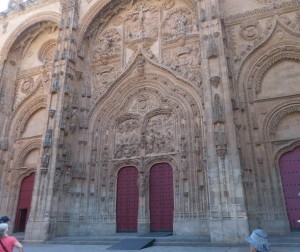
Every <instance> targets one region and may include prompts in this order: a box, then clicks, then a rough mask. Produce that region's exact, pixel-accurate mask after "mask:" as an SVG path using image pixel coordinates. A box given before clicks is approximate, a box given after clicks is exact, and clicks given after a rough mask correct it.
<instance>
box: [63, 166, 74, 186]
mask: <svg viewBox="0 0 300 252" xmlns="http://www.w3.org/2000/svg"><path fill="white" fill-rule="evenodd" d="M71 181H72V175H71V172H70V170H67V171H66V172H65V174H64V179H63V184H64V186H67V185H69V184H70V183H71Z"/></svg>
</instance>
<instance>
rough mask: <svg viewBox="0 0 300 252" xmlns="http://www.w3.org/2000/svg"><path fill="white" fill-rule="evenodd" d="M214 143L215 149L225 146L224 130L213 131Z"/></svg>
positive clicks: (224, 147)
mask: <svg viewBox="0 0 300 252" xmlns="http://www.w3.org/2000/svg"><path fill="white" fill-rule="evenodd" d="M215 142H216V143H215V145H216V148H217V149H226V148H227V136H226V133H225V132H224V131H219V132H215Z"/></svg>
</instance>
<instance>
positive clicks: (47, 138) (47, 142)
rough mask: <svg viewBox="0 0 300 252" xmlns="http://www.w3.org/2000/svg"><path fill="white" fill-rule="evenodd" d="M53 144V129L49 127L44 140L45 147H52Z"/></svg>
mask: <svg viewBox="0 0 300 252" xmlns="http://www.w3.org/2000/svg"><path fill="white" fill-rule="evenodd" d="M51 144H52V129H47V131H46V135H45V141H44V147H50V146H51Z"/></svg>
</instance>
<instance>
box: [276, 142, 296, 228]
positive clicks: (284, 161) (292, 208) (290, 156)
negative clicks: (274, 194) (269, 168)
mask: <svg viewBox="0 0 300 252" xmlns="http://www.w3.org/2000/svg"><path fill="white" fill-rule="evenodd" d="M279 164H280V173H281V180H282V186H283V193H284V199H285V204H286V209H287V214H288V218H289V222H290V227H291V230H292V231H296V230H297V231H300V223H299V222H298V220H300V147H297V148H295V149H294V150H293V151H291V152H287V153H285V154H284V155H282V156H281V158H280V160H279Z"/></svg>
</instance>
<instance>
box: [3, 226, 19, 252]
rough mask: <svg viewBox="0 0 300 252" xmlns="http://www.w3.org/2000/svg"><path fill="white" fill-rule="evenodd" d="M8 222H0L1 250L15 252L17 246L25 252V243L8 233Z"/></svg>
mask: <svg viewBox="0 0 300 252" xmlns="http://www.w3.org/2000/svg"><path fill="white" fill-rule="evenodd" d="M7 231H8V225H7V223H1V224H0V252H13V249H14V247H16V248H17V249H18V250H19V252H23V251H24V250H23V245H22V244H21V243H20V242H19V241H18V240H17V239H16V238H15V237H13V236H9V235H7Z"/></svg>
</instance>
